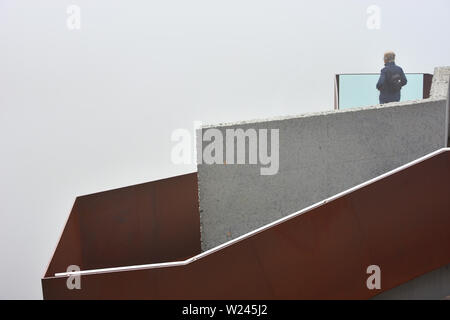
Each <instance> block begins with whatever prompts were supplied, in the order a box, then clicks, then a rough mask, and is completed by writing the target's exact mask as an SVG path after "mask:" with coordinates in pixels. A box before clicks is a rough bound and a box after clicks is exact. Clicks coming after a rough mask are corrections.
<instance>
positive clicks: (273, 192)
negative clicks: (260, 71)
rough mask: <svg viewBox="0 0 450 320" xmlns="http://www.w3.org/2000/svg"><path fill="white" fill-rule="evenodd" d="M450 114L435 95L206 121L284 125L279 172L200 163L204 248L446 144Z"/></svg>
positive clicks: (260, 126) (222, 129)
mask: <svg viewBox="0 0 450 320" xmlns="http://www.w3.org/2000/svg"><path fill="white" fill-rule="evenodd" d="M445 118H446V100H444V99H428V100H421V101H416V102H409V103H393V104H388V105H384V106H377V107H369V108H358V109H351V110H345V111H332V112H328V113H321V114H310V115H305V116H298V117H285V118H278V119H271V120H266V121H253V122H241V123H238V124H231V125H218V126H215V127H204V128H203V129H201V130H202V131H203V133H204V132H205V131H206V129H210V128H215V129H218V130H220V132H222V133H223V135H224V136H225V130H226V129H237V128H242V129H244V130H246V129H249V128H254V129H256V130H257V129H279V171H278V173H277V174H276V175H261V172H260V165H236V164H225V165H224V164H212V165H208V164H199V165H198V177H199V197H200V198H199V201H200V219H201V228H202V230H201V234H202V249H203V250H207V249H210V248H212V247H215V246H217V245H219V244H221V243H224V242H226V241H228V240H230V239H233V238H236V237H238V236H240V235H242V234H245V233H247V232H249V231H251V230H254V229H256V228H258V227H261V226H263V225H265V224H267V223H270V222H272V221H274V220H276V219H279V218H281V217H283V216H285V215H287V214H290V213H293V212H295V211H298V210H300V209H302V208H305V207H307V206H309V205H311V204H314V203H315V202H318V201H320V200H323V199H325V198H327V197H329V196H332V195H334V194H336V193H339V192H341V191H344V190H346V189H348V188H350V187H352V186H355V185H357V184H359V183H362V182H364V181H366V180H368V179H371V178H373V177H375V176H378V175H380V174H382V173H385V172H387V171H389V170H391V169H394V168H396V167H398V166H400V165H402V164H405V163H407V162H409V161H412V160H414V159H417V158H418V157H420V156H423V155H425V154H428V153H430V152H432V151H434V150H437V149H439V148H441V147H443V146H444V145H445V143H446V141H447V139H446V136H445V127H446V121H445ZM199 137H201V135H199ZM224 140H225V139H224ZM206 144H207V143H206ZM202 148H203V149H204V148H205V142H204V144H203V146H199V150H202ZM224 152H226V151H225V149H224Z"/></svg>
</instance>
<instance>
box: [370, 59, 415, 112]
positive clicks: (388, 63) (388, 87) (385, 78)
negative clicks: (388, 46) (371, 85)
mask: <svg viewBox="0 0 450 320" xmlns="http://www.w3.org/2000/svg"><path fill="white" fill-rule="evenodd" d="M407 83H408V80H406V76H405V73H404V72H403V69H402V68H400V67H399V66H397V65H396V64H395V53H394V52H392V51H389V52H386V53H385V54H384V68H383V69H382V70H381V74H380V78H379V79H378V82H377V89H378V90H379V91H380V104H383V103H389V102H397V101H400V98H401V94H400V91H401V89H402V87H403V86H405V85H406V84H407Z"/></svg>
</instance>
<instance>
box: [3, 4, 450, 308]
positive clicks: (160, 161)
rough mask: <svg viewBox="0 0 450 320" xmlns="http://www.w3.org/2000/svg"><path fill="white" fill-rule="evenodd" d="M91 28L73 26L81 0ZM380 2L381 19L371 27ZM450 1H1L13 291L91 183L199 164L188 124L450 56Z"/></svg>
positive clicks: (30, 286)
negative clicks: (191, 155)
mask: <svg viewBox="0 0 450 320" xmlns="http://www.w3.org/2000/svg"><path fill="white" fill-rule="evenodd" d="M71 4H75V5H78V6H79V7H80V8H81V29H80V30H69V29H68V28H67V26H66V20H67V18H68V14H67V13H66V9H67V6H68V5H71ZM372 4H375V5H378V6H379V7H380V8H381V10H382V12H381V29H380V30H369V29H368V28H367V27H366V21H367V18H368V15H367V13H366V9H367V7H368V6H369V5H372ZM449 12H450V2H449V1H448V0H442V1H437V0H428V1H401V0H398V1H387V0H383V1H364V0H347V1H336V0H326V1H325V0H322V1H318V0H316V1H299V0H297V1H295V0H270V1H268V0H226V1H225V0H176V1H175V0H164V1H156V0H151V1H130V0H128V1H124V0H122V1H111V0H85V1H81V0H78V1H75V0H72V1H64V0H63V1H61V0H58V1H57V0H45V1H43V0H41V1H33V0H29V1H23V0H0V150H1V151H0V164H1V165H0V200H1V201H0V259H1V261H0V262H1V263H0V298H1V299H16V298H26V299H28V298H31V299H35V298H37V299H40V298H42V293H41V286H40V278H41V277H42V275H43V274H44V271H45V269H46V267H47V263H48V261H49V260H50V258H51V255H52V253H53V250H54V248H55V246H56V244H57V241H58V239H59V235H60V233H61V230H62V228H63V226H64V223H65V221H66V219H67V216H68V214H69V212H70V209H71V206H72V204H73V201H74V199H75V197H76V196H77V195H82V194H88V193H93V192H98V191H102V190H107V189H111V188H117V187H122V186H127V185H132V184H136V183H141V182H146V181H150V180H155V179H159V178H164V177H168V176H173V175H178V174H182V173H187V172H192V171H195V166H194V165H175V164H172V163H171V160H170V151H171V148H172V146H173V145H174V143H173V142H171V140H170V137H171V133H172V132H173V130H175V129H177V128H188V129H190V128H191V127H192V122H193V121H194V120H200V121H203V123H218V122H228V121H233V120H246V119H255V118H266V117H270V116H278V115H291V114H300V113H306V112H312V111H322V110H329V109H332V107H333V85H334V82H333V81H334V74H336V73H344V72H345V73H350V72H378V71H379V70H380V68H381V67H382V55H383V52H384V51H386V50H394V51H395V52H396V53H397V55H398V59H397V62H398V64H400V65H401V66H402V67H403V69H404V70H405V71H406V72H428V73H432V72H433V68H434V67H435V66H438V65H449V64H450V42H449V41H447V40H446V39H445V41H443V40H444V38H443V37H442V36H443V32H448V31H449V30H450V19H448V14H449Z"/></svg>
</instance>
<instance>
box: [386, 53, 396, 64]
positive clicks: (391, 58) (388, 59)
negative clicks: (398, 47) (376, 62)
mask: <svg viewBox="0 0 450 320" xmlns="http://www.w3.org/2000/svg"><path fill="white" fill-rule="evenodd" d="M384 62H385V63H388V62H395V53H394V52H393V51H388V52H386V53H385V54H384Z"/></svg>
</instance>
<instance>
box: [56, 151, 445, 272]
mask: <svg viewBox="0 0 450 320" xmlns="http://www.w3.org/2000/svg"><path fill="white" fill-rule="evenodd" d="M447 151H450V148H442V149H439V150H436V151H434V152H432V153H429V154H427V155H425V156H423V157H421V158H418V159H416V160H414V161H412V162H409V163H407V164H405V165H403V166H400V167H398V168H396V169H394V170H392V171H389V172H386V173H384V174H382V175H380V176H378V177H375V178H373V179H370V180H368V181H366V182H363V183H361V184H359V185H357V186H355V187H352V188H350V189H347V190H345V191H343V192H341V193H338V194H336V195H334V196H332V197H330V198H327V199H325V200H322V201H320V202H317V203H315V204H313V205H311V206H309V207H306V208H304V209H302V210H300V211H297V212H294V213H291V214H290V215H287V216H285V217H283V218H281V219H278V220H276V221H274V222H271V223H269V224H267V225H265V226H262V227H260V228H258V229H255V230H253V231H250V232H248V233H246V234H244V235H241V236H239V237H237V238H235V239H233V240H230V241H228V242H225V243H223V244H221V245H219V246H217V247H214V248H212V249H210V250H207V251H205V252H202V253H200V254H198V255H196V256H194V257H192V258H189V259H187V260H184V261H175V262H165V263H152V264H142V265H135V266H127V267H114V268H103V269H92V270H84V271H75V272H61V273H55V277H68V276H83V275H89V274H98V273H108V272H121V271H132V270H142V269H156V268H165V267H179V266H184V265H187V264H189V263H192V262H194V261H196V260H199V259H202V258H204V257H206V256H208V255H210V254H212V253H214V252H216V251H219V250H221V249H224V248H226V247H228V246H231V245H233V244H235V243H237V242H239V241H241V240H244V239H245V238H249V237H251V236H253V235H255V234H258V233H260V232H262V231H264V230H267V229H269V228H271V227H274V226H276V225H278V224H280V223H283V222H285V221H287V220H290V219H292V218H294V217H297V216H299V215H301V214H303V213H306V212H308V211H311V210H313V209H315V208H317V207H320V206H322V205H324V204H325V203H328V202H331V201H334V200H336V199H338V198H341V197H343V196H345V195H347V194H349V193H352V192H353V191H356V190H358V189H361V188H363V187H365V186H367V185H370V184H373V183H375V182H377V181H379V180H381V179H384V178H386V177H389V176H391V175H393V174H395V173H397V172H399V171H402V170H404V169H406V168H409V167H412V166H414V165H416V164H418V163H420V162H423V161H425V160H427V159H430V158H432V157H434V156H436V155H438V154H441V153H444V152H447Z"/></svg>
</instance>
